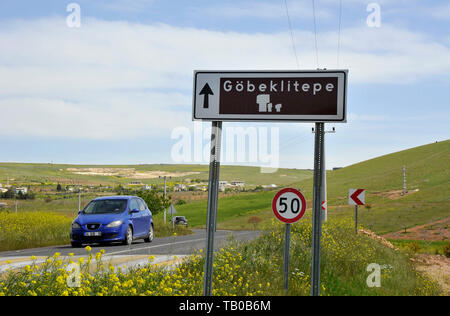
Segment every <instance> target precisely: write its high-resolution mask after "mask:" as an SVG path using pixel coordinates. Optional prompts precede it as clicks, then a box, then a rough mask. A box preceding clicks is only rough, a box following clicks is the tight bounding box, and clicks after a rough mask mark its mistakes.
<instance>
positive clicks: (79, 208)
mask: <svg viewBox="0 0 450 316" xmlns="http://www.w3.org/2000/svg"><path fill="white" fill-rule="evenodd" d="M79 211H81V186H79V187H78V212H79Z"/></svg>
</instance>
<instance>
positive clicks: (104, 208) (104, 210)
mask: <svg viewBox="0 0 450 316" xmlns="http://www.w3.org/2000/svg"><path fill="white" fill-rule="evenodd" d="M126 209H127V200H98V201H92V202H91V203H89V205H88V206H86V208H85V209H84V210H83V213H84V214H111V213H112V214H118V213H123V212H125V210H126Z"/></svg>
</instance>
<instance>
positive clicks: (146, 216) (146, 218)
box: [138, 199, 151, 235]
mask: <svg viewBox="0 0 450 316" xmlns="http://www.w3.org/2000/svg"><path fill="white" fill-rule="evenodd" d="M138 201H139V205H140V207H141V213H142V217H141V218H142V226H143V230H144V234H145V235H147V234H148V231H149V229H150V225H151V215H150V211H149V210H148V208H147V205H146V204H145V202H144V201H143V200H142V199H139V200H138Z"/></svg>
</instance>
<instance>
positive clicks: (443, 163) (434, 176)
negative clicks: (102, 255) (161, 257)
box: [177, 140, 450, 234]
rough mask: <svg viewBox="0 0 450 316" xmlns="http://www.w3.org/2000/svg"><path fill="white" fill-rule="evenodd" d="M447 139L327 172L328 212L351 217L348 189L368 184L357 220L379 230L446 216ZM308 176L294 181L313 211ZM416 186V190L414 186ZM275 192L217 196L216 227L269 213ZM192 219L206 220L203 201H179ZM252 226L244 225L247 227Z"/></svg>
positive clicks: (449, 200) (449, 190)
mask: <svg viewBox="0 0 450 316" xmlns="http://www.w3.org/2000/svg"><path fill="white" fill-rule="evenodd" d="M403 166H406V179H407V190H408V194H407V195H406V196H401V194H400V193H401V190H402V187H403V171H402V169H403ZM449 166H450V140H447V141H444V142H439V143H434V144H430V145H425V146H420V147H417V148H412V149H409V150H405V151H401V152H397V153H393V154H389V155H386V156H382V157H378V158H375V159H371V160H368V161H364V162H361V163H358V164H355V165H352V166H349V167H346V168H343V169H340V170H336V171H329V172H327V186H328V207H329V216H330V217H347V218H353V216H354V215H353V213H354V208H353V207H350V206H348V205H347V199H348V197H347V195H348V189H350V188H365V189H367V195H366V203H367V204H368V205H367V207H365V208H364V207H362V208H360V213H359V221H360V223H361V224H362V225H364V226H365V227H367V228H371V229H373V230H374V231H375V232H377V233H379V234H384V233H388V232H392V231H398V230H401V229H403V228H405V227H412V226H416V225H420V224H425V223H429V222H432V221H435V220H438V219H441V218H445V217H449V216H450V168H449ZM312 185H313V183H312V178H308V179H305V180H302V181H298V182H296V183H294V184H292V186H293V187H296V188H301V190H302V191H303V192H304V193H305V195H306V197H307V199H308V208H309V209H308V213H309V214H310V213H311V209H310V208H311V206H312V203H311V200H312ZM416 190H418V191H416ZM273 196H274V192H262V193H253V194H246V195H240V196H239V197H227V198H223V199H220V200H219V210H218V216H219V227H221V228H244V227H246V226H248V225H247V224H246V222H247V220H248V218H249V217H251V216H255V215H257V216H259V217H261V218H262V219H264V220H266V221H267V220H269V219H271V218H272V217H273V215H272V214H271V211H270V203H271V200H272V198H273ZM177 209H178V211H179V213H180V214H183V215H186V216H188V217H189V218H190V219H191V224H193V225H204V224H205V220H206V201H199V202H195V203H190V204H187V205H183V206H179V207H177ZM249 227H251V226H248V227H247V228H249Z"/></svg>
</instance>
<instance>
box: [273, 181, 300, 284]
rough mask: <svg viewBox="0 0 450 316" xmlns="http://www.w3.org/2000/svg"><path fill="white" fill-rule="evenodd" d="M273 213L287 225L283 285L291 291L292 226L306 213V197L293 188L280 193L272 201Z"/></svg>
mask: <svg viewBox="0 0 450 316" xmlns="http://www.w3.org/2000/svg"><path fill="white" fill-rule="evenodd" d="M272 211H273V214H274V215H275V217H276V218H278V219H279V220H280V221H281V222H283V223H285V224H286V225H285V231H284V265H283V285H284V289H285V290H286V291H287V290H289V251H290V243H291V224H293V223H296V222H298V221H299V220H301V219H302V217H303V215H305V212H306V199H305V197H304V195H303V194H302V193H301V192H300V191H298V190H296V189H292V188H286V189H282V190H281V191H279V192H278V193H277V194H276V195H275V197H274V198H273V200H272Z"/></svg>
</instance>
